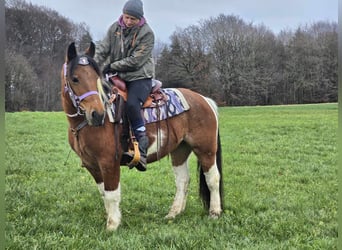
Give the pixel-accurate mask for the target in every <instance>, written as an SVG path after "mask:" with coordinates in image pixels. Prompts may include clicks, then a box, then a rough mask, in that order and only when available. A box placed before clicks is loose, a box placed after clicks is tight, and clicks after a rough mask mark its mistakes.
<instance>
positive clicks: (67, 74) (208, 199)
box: [61, 42, 223, 231]
mask: <svg viewBox="0 0 342 250" xmlns="http://www.w3.org/2000/svg"><path fill="white" fill-rule="evenodd" d="M94 54H95V45H94V43H92V42H91V43H90V46H89V48H88V49H87V50H86V52H85V54H83V55H78V54H77V50H76V47H75V44H74V43H71V44H70V45H69V47H68V49H67V55H66V61H65V64H64V65H63V69H62V72H61V79H62V80H61V88H62V91H61V99H62V104H63V109H64V112H65V113H66V115H67V120H68V123H69V128H68V139H69V144H70V146H71V148H72V149H73V150H74V151H75V152H76V154H77V155H78V156H79V157H80V159H81V161H82V166H83V167H85V168H87V170H88V171H89V172H90V174H91V175H92V176H93V178H94V180H95V182H96V183H97V185H98V188H99V191H100V194H101V195H102V197H103V200H104V205H105V209H106V213H107V230H110V231H111V230H116V229H117V227H118V226H119V224H120V221H121V212H120V208H119V204H120V199H121V192H120V160H121V157H122V154H123V150H122V147H121V145H120V140H117V139H115V136H116V137H118V136H120V135H121V133H122V131H123V128H122V126H123V125H122V124H121V123H112V122H110V121H109V118H108V115H107V113H106V108H105V103H104V101H103V99H102V98H101V97H100V95H99V89H98V88H99V87H98V86H99V85H98V83H99V82H101V80H100V75H101V74H100V70H99V67H98V66H97V64H96V62H95V61H94V60H93V56H94ZM178 90H179V91H180V92H181V93H182V94H183V96H184V98H185V99H186V101H187V102H188V104H189V110H188V111H185V112H183V113H181V114H179V115H177V116H174V117H171V118H168V119H166V120H162V121H158V122H159V125H158V126H156V125H153V123H152V124H147V125H146V129H147V135H148V137H149V141H150V145H149V148H148V156H147V162H154V161H156V160H159V158H160V157H164V156H166V155H171V161H172V166H173V171H174V175H175V182H176V194H175V197H174V201H173V204H172V205H171V208H170V210H169V213H168V214H167V216H166V218H168V219H173V218H175V217H176V216H177V215H178V214H180V213H181V212H182V211H183V210H184V209H185V205H186V198H187V192H188V186H189V180H190V176H189V169H188V158H189V155H190V153H191V152H194V154H195V155H196V157H197V160H198V169H199V186H200V187H199V190H200V192H199V193H200V197H201V199H202V202H203V205H204V207H205V208H206V209H207V210H208V212H209V216H210V217H212V218H218V217H219V216H220V214H221V213H222V207H223V205H222V204H223V182H222V168H221V145H220V137H219V132H218V114H217V107H216V105H215V103H214V102H213V101H212V100H211V99H209V98H206V97H203V96H202V95H200V94H198V93H195V92H193V91H190V90H188V89H178ZM157 127H158V128H157ZM157 134H158V135H157ZM158 136H159V137H158ZM157 139H158V143H157ZM157 144H158V147H157ZM159 178H160V177H159Z"/></svg>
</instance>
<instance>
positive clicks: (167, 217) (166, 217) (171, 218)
mask: <svg viewBox="0 0 342 250" xmlns="http://www.w3.org/2000/svg"><path fill="white" fill-rule="evenodd" d="M164 218H165V219H166V220H173V219H174V218H176V215H174V214H168V215H166V216H165V217H164Z"/></svg>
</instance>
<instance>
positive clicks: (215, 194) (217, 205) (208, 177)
mask: <svg viewBox="0 0 342 250" xmlns="http://www.w3.org/2000/svg"><path fill="white" fill-rule="evenodd" d="M204 176H205V181H206V182H207V185H208V187H209V191H210V207H209V215H210V217H213V218H217V217H218V216H219V215H220V214H221V212H222V210H221V198H220V173H219V171H218V169H217V166H216V164H215V165H213V166H212V167H211V168H210V169H209V171H208V172H206V173H204Z"/></svg>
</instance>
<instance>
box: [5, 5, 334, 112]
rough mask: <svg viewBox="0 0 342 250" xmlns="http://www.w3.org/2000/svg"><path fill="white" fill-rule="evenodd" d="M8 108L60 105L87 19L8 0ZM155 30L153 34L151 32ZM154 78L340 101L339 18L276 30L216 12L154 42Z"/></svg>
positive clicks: (231, 100)
mask: <svg viewBox="0 0 342 250" xmlns="http://www.w3.org/2000/svg"><path fill="white" fill-rule="evenodd" d="M5 15H6V41H7V43H6V51H5V66H6V69H5V109H6V111H19V110H41V111H52V110H61V104H60V70H61V66H62V64H63V62H64V56H65V50H66V48H67V46H68V45H69V43H70V42H71V41H76V44H78V47H79V49H80V50H81V51H82V50H84V49H85V48H86V46H87V45H88V44H89V42H90V41H91V40H92V37H91V35H90V32H89V28H88V26H87V25H86V24H85V23H80V24H78V23H74V22H72V21H71V20H69V19H68V18H66V17H63V16H61V15H60V14H59V13H57V12H56V11H54V10H51V9H48V8H46V7H42V6H35V5H32V4H31V3H26V2H25V1H23V0H6V2H5ZM156 35H157V34H156ZM154 58H155V63H156V78H158V79H159V80H161V81H162V82H163V86H164V87H185V88H190V89H193V90H195V91H197V92H199V93H202V94H204V95H206V96H209V97H211V98H213V99H214V100H215V101H216V102H217V103H218V104H219V105H230V106H234V105H273V104H299V103H318V102H336V101H337V23H335V22H328V21H320V22H316V23H313V24H311V25H305V26H300V27H298V28H297V29H296V30H283V31H281V32H280V33H279V34H278V35H275V34H274V33H273V32H272V31H271V30H270V29H268V28H267V27H266V26H264V25H254V24H253V23H246V22H245V21H244V20H242V19H241V18H239V17H238V16H234V15H223V14H221V15H219V16H217V17H212V18H210V19H208V20H202V21H201V22H199V23H198V24H197V25H191V26H189V27H186V28H184V29H180V28H178V29H177V30H176V31H175V32H174V33H173V34H172V35H171V36H170V43H169V44H165V43H160V42H157V43H156V46H155V51H154Z"/></svg>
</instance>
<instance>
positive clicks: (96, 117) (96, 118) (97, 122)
mask: <svg viewBox="0 0 342 250" xmlns="http://www.w3.org/2000/svg"><path fill="white" fill-rule="evenodd" d="M91 118H92V120H93V124H94V126H101V125H103V120H104V114H99V113H98V112H96V111H93V112H91Z"/></svg>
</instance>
